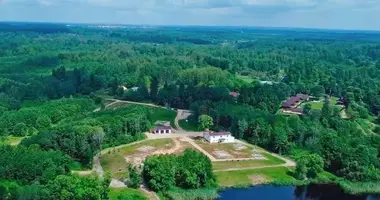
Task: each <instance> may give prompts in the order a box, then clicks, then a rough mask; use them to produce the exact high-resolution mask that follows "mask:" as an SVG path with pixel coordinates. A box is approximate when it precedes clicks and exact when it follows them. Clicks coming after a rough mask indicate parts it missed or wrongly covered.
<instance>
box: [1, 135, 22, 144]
mask: <svg viewBox="0 0 380 200" xmlns="http://www.w3.org/2000/svg"><path fill="white" fill-rule="evenodd" d="M24 138H25V137H13V136H9V137H5V138H4V140H0V145H1V144H8V145H12V146H16V145H18V144H20V142H21V140H22V139H24Z"/></svg>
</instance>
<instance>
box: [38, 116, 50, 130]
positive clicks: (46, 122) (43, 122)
mask: <svg viewBox="0 0 380 200" xmlns="http://www.w3.org/2000/svg"><path fill="white" fill-rule="evenodd" d="M51 123H52V122H51V119H50V117H49V116H47V115H41V116H39V117H38V118H37V120H36V126H37V128H47V127H49V126H50V125H51Z"/></svg>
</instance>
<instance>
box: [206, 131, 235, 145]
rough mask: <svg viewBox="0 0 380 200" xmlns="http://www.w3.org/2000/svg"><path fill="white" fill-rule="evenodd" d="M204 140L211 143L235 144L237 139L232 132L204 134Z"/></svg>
mask: <svg viewBox="0 0 380 200" xmlns="http://www.w3.org/2000/svg"><path fill="white" fill-rule="evenodd" d="M203 138H204V139H205V140H207V141H208V142H209V143H232V142H235V138H234V137H233V136H232V135H231V133H230V132H228V131H225V132H211V131H209V132H204V133H203Z"/></svg>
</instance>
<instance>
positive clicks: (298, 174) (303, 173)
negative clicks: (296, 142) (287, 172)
mask: <svg viewBox="0 0 380 200" xmlns="http://www.w3.org/2000/svg"><path fill="white" fill-rule="evenodd" d="M307 170H308V169H307V166H306V163H305V160H304V159H298V160H297V166H296V170H295V171H294V176H295V178H296V179H298V180H305V179H306V177H307Z"/></svg>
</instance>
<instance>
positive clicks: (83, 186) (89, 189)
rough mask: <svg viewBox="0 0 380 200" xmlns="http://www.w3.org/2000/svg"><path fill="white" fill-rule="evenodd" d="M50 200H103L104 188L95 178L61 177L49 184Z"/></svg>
mask: <svg viewBox="0 0 380 200" xmlns="http://www.w3.org/2000/svg"><path fill="white" fill-rule="evenodd" d="M47 189H48V190H49V195H48V197H49V198H48V199H56V200H83V199H88V200H101V196H102V195H101V193H102V191H103V190H102V186H101V184H100V181H99V180H98V179H97V178H94V177H80V176H75V175H69V176H66V175H59V176H57V177H56V178H55V179H54V180H52V181H50V182H49V183H48V184H47Z"/></svg>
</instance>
